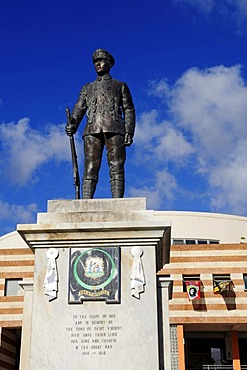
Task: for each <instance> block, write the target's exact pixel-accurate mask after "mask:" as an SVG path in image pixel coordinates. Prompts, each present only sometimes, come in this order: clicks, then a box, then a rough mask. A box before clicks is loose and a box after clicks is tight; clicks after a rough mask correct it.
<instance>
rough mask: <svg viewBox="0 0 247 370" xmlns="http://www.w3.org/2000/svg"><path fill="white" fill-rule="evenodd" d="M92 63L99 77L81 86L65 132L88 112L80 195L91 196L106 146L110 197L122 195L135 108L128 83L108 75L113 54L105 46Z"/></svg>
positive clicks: (72, 128) (74, 130) (75, 125)
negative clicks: (127, 147)
mask: <svg viewBox="0 0 247 370" xmlns="http://www.w3.org/2000/svg"><path fill="white" fill-rule="evenodd" d="M93 63H94V67H95V70H96V73H97V75H98V77H97V78H96V80H95V81H94V82H91V83H88V84H86V85H84V86H83V87H82V89H81V91H80V95H79V98H78V100H77V102H76V104H75V106H74V108H73V110H72V113H71V120H70V125H67V126H66V128H65V131H66V133H67V135H68V136H70V135H72V134H74V133H75V132H76V131H77V129H78V126H79V124H80V122H81V120H82V119H83V117H84V115H85V113H86V114H87V123H86V126H85V129H84V133H83V140H84V174H83V184H82V197H83V198H84V199H90V198H93V196H94V193H95V189H96V185H97V182H98V176H99V169H100V165H101V159H102V154H103V149H104V146H105V147H106V150H107V160H108V165H109V170H110V183H111V193H112V197H113V198H122V197H123V196H124V183H125V177H124V163H125V159H126V146H130V145H131V144H132V142H133V136H134V131H135V108H134V104H133V101H132V97H131V93H130V91H129V88H128V86H127V84H126V83H124V82H120V81H117V80H114V79H113V78H112V77H111V76H110V74H109V72H110V69H111V67H113V65H114V64H115V60H114V58H113V56H112V55H111V54H110V53H109V52H108V51H106V50H104V49H97V50H96V51H95V52H94V54H93Z"/></svg>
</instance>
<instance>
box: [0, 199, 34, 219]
mask: <svg viewBox="0 0 247 370" xmlns="http://www.w3.org/2000/svg"><path fill="white" fill-rule="evenodd" d="M36 212H37V205H36V204H35V203H31V204H28V205H26V206H23V205H16V204H10V203H7V202H3V201H1V200H0V221H6V220H8V221H9V222H14V223H17V222H18V223H30V222H34V218H35V216H36Z"/></svg>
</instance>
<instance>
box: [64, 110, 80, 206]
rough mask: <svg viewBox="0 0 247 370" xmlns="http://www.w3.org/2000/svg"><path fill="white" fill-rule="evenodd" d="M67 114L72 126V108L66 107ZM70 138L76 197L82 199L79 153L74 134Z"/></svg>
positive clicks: (68, 123) (68, 121)
mask: <svg viewBox="0 0 247 370" xmlns="http://www.w3.org/2000/svg"><path fill="white" fill-rule="evenodd" d="M66 116H67V125H68V126H71V116H70V110H69V108H68V107H67V108H66ZM69 140H70V149H71V156H72V166H73V178H74V186H75V199H80V176H79V170H78V162H77V155H76V149H75V141H74V135H73V134H71V135H70V136H69Z"/></svg>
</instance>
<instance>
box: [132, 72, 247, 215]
mask: <svg viewBox="0 0 247 370" xmlns="http://www.w3.org/2000/svg"><path fill="white" fill-rule="evenodd" d="M159 86H160V85H159ZM152 91H153V93H155V88H153V90H152ZM164 94H167V100H166V103H167V102H168V107H169V112H168V115H169V117H171V119H170V122H169V123H168V122H167V121H161V123H157V119H158V113H157V112H156V115H155V116H153V115H152V118H153V121H155V123H154V122H153V123H152V127H155V126H158V127H159V128H160V129H161V137H159V139H157V138H156V142H155V141H153V142H152V144H151V147H149V153H153V157H152V158H153V160H154V157H155V156H156V160H157V161H158V162H157V165H159V166H161V168H162V166H164V163H165V161H169V163H173V164H175V165H176V166H177V165H178V164H179V165H180V166H181V169H182V164H185V165H186V163H188V162H187V161H188V160H189V159H190V162H189V163H190V164H191V163H193V166H192V165H190V167H189V171H190V173H191V174H193V175H196V174H197V175H198V174H200V176H203V177H204V179H206V181H207V182H208V189H205V193H209V194H212V195H211V198H210V199H209V202H210V204H211V206H212V209H213V210H215V209H216V210H217V211H224V212H226V211H227V212H234V213H241V214H243V213H246V207H247V186H246V183H247V150H246V148H247V86H246V84H245V81H244V80H243V78H242V76H241V67H240V66H238V65H236V66H233V67H229V68H227V67H224V66H217V67H213V68H209V69H206V70H199V69H196V68H193V69H190V70H188V71H186V72H185V73H184V74H183V76H182V77H181V78H180V79H179V80H178V81H177V82H176V84H175V85H174V86H172V87H170V88H169V89H168V88H167V86H165V88H164ZM158 95H159V96H162V92H161V91H160V89H159V91H158ZM146 117H148V113H146ZM140 125H141V128H140V129H142V128H143V126H142V122H140ZM145 127H146V128H148V124H147V123H145ZM152 138H154V135H152ZM142 139H144V134H143V133H142ZM137 140H138V139H137ZM146 140H148V134H147V133H146ZM154 144H155V145H154ZM148 145H149V146H150V142H149V143H148ZM145 147H146V144H145V142H143V143H142V148H144V149H145ZM138 150H139V151H140V148H139V149H138ZM152 165H153V163H152ZM170 168H172V167H170ZM176 168H177V167H176ZM183 170H184V168H183ZM165 171H166V172H167V168H166V169H165ZM172 171H174V173H175V168H174V167H173V168H172V170H171V171H169V172H171V173H172ZM176 175H177V176H178V175H179V173H178V172H177V173H176ZM200 176H198V182H199V181H200ZM177 183H178V184H179V186H180V188H181V187H183V182H182V179H180V180H179V179H178V177H177ZM155 187H158V185H156V186H155ZM180 190H181V189H180ZM191 190H192V189H191ZM174 191H176V192H178V191H179V188H178V186H176V187H172V188H171V192H173V196H174ZM167 196H168V197H169V196H170V198H171V193H170V195H169V194H167Z"/></svg>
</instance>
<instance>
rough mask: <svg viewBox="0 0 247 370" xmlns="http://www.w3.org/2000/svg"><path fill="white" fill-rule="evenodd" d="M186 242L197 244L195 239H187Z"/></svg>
mask: <svg viewBox="0 0 247 370" xmlns="http://www.w3.org/2000/svg"><path fill="white" fill-rule="evenodd" d="M185 244H196V241H195V240H193V239H186V240H185Z"/></svg>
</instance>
